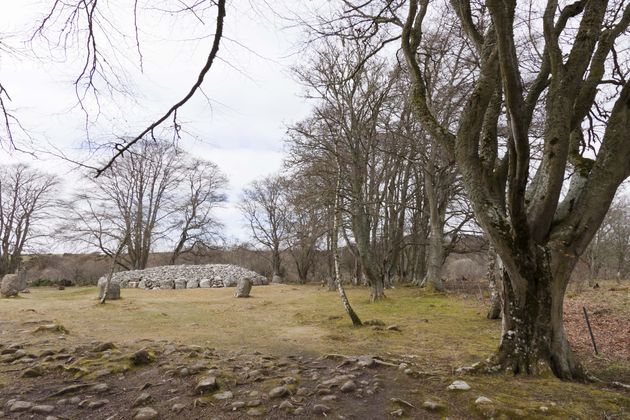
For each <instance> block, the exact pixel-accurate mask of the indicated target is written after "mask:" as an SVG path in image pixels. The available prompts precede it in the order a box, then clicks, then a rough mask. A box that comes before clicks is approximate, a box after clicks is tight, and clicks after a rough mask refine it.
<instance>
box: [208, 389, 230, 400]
mask: <svg viewBox="0 0 630 420" xmlns="http://www.w3.org/2000/svg"><path fill="white" fill-rule="evenodd" d="M212 396H213V397H214V398H215V399H217V400H229V399H231V398H234V394H233V393H232V391H223V392H217V393H216V394H213V395H212Z"/></svg>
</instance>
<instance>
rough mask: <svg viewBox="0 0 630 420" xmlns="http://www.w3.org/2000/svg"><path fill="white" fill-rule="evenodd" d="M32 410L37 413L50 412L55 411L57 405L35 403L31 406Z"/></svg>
mask: <svg viewBox="0 0 630 420" xmlns="http://www.w3.org/2000/svg"><path fill="white" fill-rule="evenodd" d="M31 411H32V412H33V413H37V414H50V413H52V412H53V411H55V406H54V405H34V406H33V407H32V408H31Z"/></svg>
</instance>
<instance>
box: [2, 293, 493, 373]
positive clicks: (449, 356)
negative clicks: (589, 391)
mask: <svg viewBox="0 0 630 420" xmlns="http://www.w3.org/2000/svg"><path fill="white" fill-rule="evenodd" d="M348 292H349V296H350V299H351V301H352V303H353V304H354V306H355V309H356V311H357V312H358V313H359V315H360V316H361V317H362V318H363V319H364V320H368V319H379V320H382V321H383V322H385V324H386V326H389V325H393V324H395V325H398V326H399V327H400V329H401V330H402V332H396V331H388V330H374V329H373V328H359V329H357V328H352V326H351V324H350V323H349V321H348V319H347V317H346V315H345V313H344V312H343V309H342V307H341V304H340V302H339V298H338V295H337V294H336V293H331V292H327V291H325V290H323V289H321V288H318V287H315V286H299V287H296V286H290V285H282V286H269V287H255V288H254V289H253V293H252V297H251V298H249V299H235V298H233V296H232V293H233V290H230V289H194V290H174V291H145V290H139V289H123V299H121V300H119V301H110V302H108V303H106V304H105V305H100V304H98V303H97V301H96V299H95V296H96V289H94V288H75V289H66V290H64V291H58V290H56V289H48V288H40V289H33V291H32V293H30V294H25V295H22V296H23V297H21V298H19V299H13V300H3V301H2V313H3V314H2V315H3V316H2V318H3V319H5V320H7V321H14V322H29V321H37V320H42V319H45V320H50V321H54V322H56V323H59V324H62V325H63V326H65V327H66V328H67V329H68V330H70V332H71V334H70V337H75V338H80V339H81V340H82V341H103V340H110V339H112V338H115V340H116V341H118V342H123V343H131V342H135V341H138V340H141V339H150V340H160V339H165V340H168V341H174V342H180V343H187V344H200V345H211V346H214V347H217V348H240V347H247V348H251V349H261V350H265V351H272V352H275V353H279V354H290V353H302V352H306V353H327V352H340V351H341V350H340V348H341V349H343V352H347V353H350V354H363V353H379V354H382V353H387V352H393V353H404V354H411V355H417V357H419V358H426V357H428V356H431V357H432V358H437V359H438V361H439V362H440V363H439V365H443V364H444V362H449V363H455V364H457V363H466V362H472V361H474V360H476V359H478V357H479V355H480V354H488V353H490V352H491V351H492V349H493V347H494V345H495V343H496V340H497V339H498V328H497V326H498V323H497V322H496V321H488V320H486V319H485V318H484V317H483V314H482V309H481V308H479V307H478V306H477V304H476V302H474V301H471V300H465V299H460V298H453V297H446V296H444V295H431V294H426V293H422V292H419V291H418V290H416V289H410V288H399V289H396V290H390V291H388V295H389V297H390V299H388V300H386V301H384V302H382V303H378V304H369V303H368V301H367V292H366V289H364V288H357V289H351V290H349V291H348ZM70 337H69V338H70ZM435 348H440V352H439V353H438V354H436V352H435Z"/></svg>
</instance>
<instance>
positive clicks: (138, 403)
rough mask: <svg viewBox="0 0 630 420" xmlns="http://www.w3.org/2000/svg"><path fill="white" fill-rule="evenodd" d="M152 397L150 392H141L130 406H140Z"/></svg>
mask: <svg viewBox="0 0 630 420" xmlns="http://www.w3.org/2000/svg"><path fill="white" fill-rule="evenodd" d="M152 399H153V397H151V394H149V393H148V392H143V393H142V394H140V395H139V396H138V398H136V399H135V401H134V402H133V406H132V407H140V406H142V405H147V403H148V402H149V401H151V400H152Z"/></svg>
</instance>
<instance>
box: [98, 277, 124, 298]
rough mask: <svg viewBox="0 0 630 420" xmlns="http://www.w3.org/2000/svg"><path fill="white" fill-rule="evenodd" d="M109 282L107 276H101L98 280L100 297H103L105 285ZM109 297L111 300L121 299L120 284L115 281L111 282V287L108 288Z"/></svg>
mask: <svg viewBox="0 0 630 420" xmlns="http://www.w3.org/2000/svg"><path fill="white" fill-rule="evenodd" d="M106 284H107V279H106V278H101V279H100V280H99V281H98V298H99V299H103V295H104V294H105V285H106ZM107 299H109V300H117V299H120V284H118V282H115V281H113V280H112V281H110V282H109V288H108V289H107Z"/></svg>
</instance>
